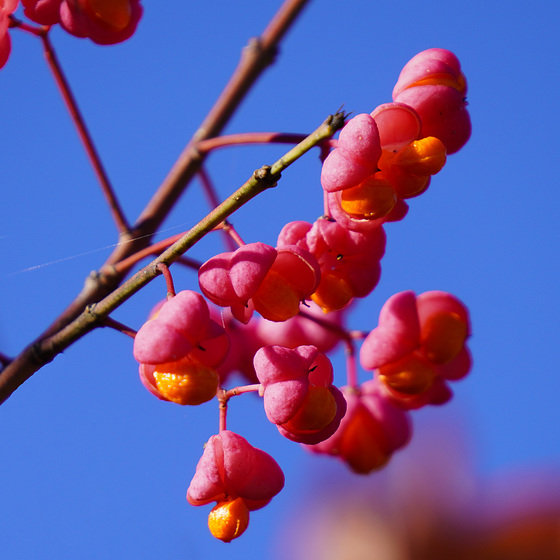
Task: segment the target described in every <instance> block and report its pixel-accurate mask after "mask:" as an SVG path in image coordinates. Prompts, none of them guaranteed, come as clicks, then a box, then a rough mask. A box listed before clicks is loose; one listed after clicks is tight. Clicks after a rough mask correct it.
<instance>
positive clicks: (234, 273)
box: [198, 242, 320, 323]
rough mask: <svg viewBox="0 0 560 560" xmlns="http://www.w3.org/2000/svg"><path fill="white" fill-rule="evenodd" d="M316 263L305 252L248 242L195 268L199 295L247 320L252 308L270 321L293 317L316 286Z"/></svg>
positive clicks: (318, 274) (287, 247)
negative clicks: (199, 290)
mask: <svg viewBox="0 0 560 560" xmlns="http://www.w3.org/2000/svg"><path fill="white" fill-rule="evenodd" d="M319 279H320V270H319V266H318V264H317V262H316V260H315V258H314V257H313V255H311V254H310V253H309V252H308V251H306V250H304V249H302V248H301V247H297V246H294V245H289V246H288V245H287V246H279V247H278V248H276V249H275V248H274V247H271V246H270V245H265V244H264V243H260V242H259V243H250V244H248V245H243V246H242V247H240V248H239V249H237V250H236V251H233V252H229V253H221V254H220V255H216V256H215V257H212V258H211V259H209V260H208V261H206V262H205V263H204V264H203V265H202V266H201V267H200V270H199V273H198V281H199V284H200V289H201V290H202V293H203V294H204V295H205V296H206V297H207V298H208V299H209V300H210V301H212V302H213V303H215V304H216V305H219V306H221V307H230V308H231V312H232V314H233V316H234V317H235V318H236V319H238V320H239V321H241V322H243V323H247V322H248V321H249V319H250V318H251V316H252V313H253V309H254V310H255V311H257V312H258V313H260V314H261V315H262V316H263V317H264V318H265V319H268V320H270V321H285V320H286V319H289V318H290V317H293V316H295V315H297V313H298V312H299V304H300V302H301V301H303V300H305V299H307V298H308V297H309V296H310V295H311V294H312V293H313V292H314V291H315V289H316V287H317V285H318V283H319Z"/></svg>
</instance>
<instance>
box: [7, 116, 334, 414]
mask: <svg viewBox="0 0 560 560" xmlns="http://www.w3.org/2000/svg"><path fill="white" fill-rule="evenodd" d="M344 119H345V115H344V113H336V114H335V115H331V116H329V117H328V118H327V120H326V121H325V122H324V123H323V124H322V125H321V126H320V127H319V128H318V129H317V130H315V132H313V133H311V134H310V135H309V136H307V138H305V140H303V141H302V142H300V143H299V144H298V145H297V146H295V147H294V148H292V149H291V150H290V151H289V152H287V153H286V154H284V156H283V157H281V158H280V159H279V160H278V161H277V162H276V163H274V164H273V165H272V166H271V167H269V166H263V167H262V168H261V169H258V170H257V171H255V172H254V173H253V175H252V177H251V178H250V179H249V180H248V181H247V182H246V183H245V184H244V185H243V186H241V187H240V188H239V189H238V190H237V191H236V192H235V193H233V194H232V195H231V196H230V197H228V198H227V199H226V200H225V201H224V202H222V204H220V205H219V206H218V207H216V208H215V209H214V210H213V211H212V212H210V214H208V215H207V216H206V217H205V218H204V219H202V220H201V221H200V222H199V223H198V224H196V225H195V226H194V227H193V228H192V229H191V230H189V231H188V232H187V233H185V235H183V236H182V237H181V238H180V239H179V240H177V241H176V242H175V243H174V244H173V245H171V247H169V248H168V249H166V250H165V251H164V252H163V253H162V254H161V255H160V256H159V257H157V258H156V259H155V260H154V261H152V262H151V263H150V264H149V265H147V266H145V267H144V268H142V269H141V270H139V271H138V272H137V273H136V274H134V275H133V276H132V277H131V278H130V279H129V280H128V281H126V282H125V283H124V284H122V285H121V286H120V287H119V288H117V289H116V290H114V291H113V292H112V293H110V294H109V295H108V296H107V297H105V298H104V299H102V300H101V301H100V302H99V303H97V304H92V305H90V306H88V307H87V308H86V310H85V311H84V312H83V313H81V314H80V315H79V316H78V317H76V319H74V320H73V321H72V322H70V323H69V324H68V325H66V326H65V327H64V328H62V329H61V330H60V331H58V332H57V333H55V334H54V335H52V336H50V337H46V338H44V339H42V340H39V341H37V342H36V343H34V344H32V345H30V346H28V347H27V348H26V349H25V350H24V351H23V352H22V353H21V354H20V355H19V356H18V357H17V358H15V359H14V360H13V361H12V362H11V363H10V364H9V365H8V366H7V367H6V368H5V369H4V371H3V372H2V375H0V403H1V402H4V401H5V400H6V399H7V398H8V397H9V396H10V395H11V394H12V393H13V392H14V391H15V390H16V389H17V388H18V387H19V386H20V385H21V384H22V383H24V382H25V381H26V380H27V379H29V377H31V376H32V375H33V374H34V373H35V372H36V371H38V370H39V369H40V368H41V367H42V366H43V365H45V364H47V363H49V362H51V361H52V360H53V359H54V358H55V357H56V356H57V355H58V354H59V353H61V352H62V351H63V350H65V349H66V348H68V347H69V346H70V345H71V344H73V343H74V342H76V341H77V340H79V339H80V338H82V337H83V336H84V335H85V334H87V333H88V332H90V331H92V330H93V329H95V328H96V327H99V326H102V325H103V323H104V321H105V319H106V318H107V317H108V316H109V313H111V312H112V311H114V310H115V309H116V308H117V307H119V306H120V305H121V304H122V303H124V302H125V301H126V300H127V299H129V298H130V297H131V296H132V295H133V294H135V293H136V292H137V291H139V290H140V289H141V288H142V287H144V286H145V285H146V284H148V283H149V282H151V281H152V280H153V279H154V278H155V277H156V276H158V275H159V274H161V273H162V272H161V269H160V267H159V266H158V265H159V264H160V263H163V264H165V265H167V266H169V265H170V264H171V263H173V262H175V261H176V260H178V259H179V258H180V257H181V256H182V255H183V253H184V252H185V251H187V250H188V249H190V248H191V247H192V246H193V245H194V244H195V243H197V242H198V241H199V240H200V239H202V238H203V237H204V236H205V235H206V234H207V233H208V232H210V231H212V230H213V229H214V228H215V227H216V226H217V225H219V224H220V223H222V222H223V221H224V220H225V219H226V218H227V217H228V216H230V215H231V214H233V213H234V212H235V211H236V210H238V209H239V208H241V207H242V206H243V205H244V204H246V203H247V202H248V201H249V200H251V199H252V198H254V197H255V196H257V195H258V194H259V193H261V192H263V191H264V190H266V189H268V188H270V187H273V186H275V185H276V183H277V181H278V180H279V179H280V173H281V172H282V171H283V170H284V169H286V168H287V167H288V166H290V165H291V164H292V163H293V162H294V161H296V160H297V159H298V158H300V157H301V156H303V155H304V154H305V153H306V152H307V151H309V150H310V149H311V148H313V147H314V146H316V145H317V144H318V143H320V142H322V141H323V140H325V139H327V138H330V137H331V136H332V135H333V134H334V133H335V132H337V131H338V130H340V129H341V128H342V127H343V126H344Z"/></svg>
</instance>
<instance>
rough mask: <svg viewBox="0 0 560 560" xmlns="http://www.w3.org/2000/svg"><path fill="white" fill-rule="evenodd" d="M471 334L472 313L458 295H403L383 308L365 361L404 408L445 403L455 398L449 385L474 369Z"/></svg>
mask: <svg viewBox="0 0 560 560" xmlns="http://www.w3.org/2000/svg"><path fill="white" fill-rule="evenodd" d="M469 335H470V319H469V313H468V311H467V309H466V307H465V306H464V305H463V304H462V303H461V302H460V301H459V300H458V299H457V298H456V297H455V296H453V295H451V294H449V293H447V292H441V291H432V292H425V293H423V294H420V295H419V296H416V295H415V294H414V292H411V291H405V292H400V293H398V294H395V295H394V296H392V297H390V298H389V299H388V300H387V302H386V303H385V305H384V306H383V308H382V309H381V313H380V315H379V326H378V327H376V328H375V329H374V330H373V331H371V332H370V333H369V335H368V336H367V337H366V339H365V340H364V343H363V344H362V348H361V350H360V361H361V364H362V366H363V367H364V368H366V369H370V370H375V371H376V373H377V374H378V376H379V378H380V380H381V381H382V383H383V385H384V387H385V389H386V390H387V392H388V394H389V395H390V396H391V397H392V398H393V399H394V400H395V401H396V402H398V403H399V404H400V405H401V406H403V407H405V408H418V407H420V406H423V405H425V404H441V403H443V402H445V401H446V400H448V399H449V398H450V397H451V392H450V390H449V388H448V387H447V382H448V381H455V380H458V379H461V378H462V377H464V376H465V375H466V374H467V373H468V372H469V370H470V368H471V358H470V353H469V351H468V349H467V347H466V341H467V338H468V336H469Z"/></svg>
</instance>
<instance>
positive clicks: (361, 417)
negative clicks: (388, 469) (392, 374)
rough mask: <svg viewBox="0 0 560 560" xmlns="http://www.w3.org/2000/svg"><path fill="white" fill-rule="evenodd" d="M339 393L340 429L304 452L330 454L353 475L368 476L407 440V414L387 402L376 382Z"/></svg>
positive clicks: (408, 426)
mask: <svg viewBox="0 0 560 560" xmlns="http://www.w3.org/2000/svg"><path fill="white" fill-rule="evenodd" d="M342 393H343V395H344V398H345V399H346V403H347V410H346V415H345V416H344V418H343V419H342V421H341V422H340V426H339V427H338V429H337V430H336V432H335V433H334V434H333V435H332V436H331V437H330V438H328V439H326V440H325V441H322V442H321V443H318V444H317V445H309V446H306V449H308V450H309V451H312V452H313V453H321V454H327V455H333V456H335V457H338V458H340V459H341V460H342V461H344V462H345V463H346V464H347V465H348V466H349V467H350V468H351V469H352V470H353V471H354V472H356V473H359V474H369V473H370V472H372V471H374V470H377V469H380V468H381V467H383V466H384V465H386V464H387V462H388V461H389V459H390V458H391V456H392V454H393V452H394V451H396V450H397V449H399V448H400V447H403V446H404V445H406V443H407V442H408V440H409V439H410V435H411V424H410V420H409V417H408V413H407V412H406V411H404V410H402V409H401V408H399V407H397V406H395V405H394V404H392V403H391V402H390V400H389V399H388V398H387V397H386V395H385V394H384V393H383V391H382V390H380V386H379V383H378V381H377V380H370V381H366V382H365V383H363V384H362V385H361V386H360V387H343V388H342Z"/></svg>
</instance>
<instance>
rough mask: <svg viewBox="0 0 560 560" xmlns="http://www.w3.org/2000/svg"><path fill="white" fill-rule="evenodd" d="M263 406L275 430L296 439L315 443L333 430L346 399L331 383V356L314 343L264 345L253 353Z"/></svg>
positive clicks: (342, 412)
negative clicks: (288, 346) (286, 346)
mask: <svg viewBox="0 0 560 560" xmlns="http://www.w3.org/2000/svg"><path fill="white" fill-rule="evenodd" d="M254 366H255V371H256V373H257V377H258V379H259V381H260V382H261V384H262V385H263V400H264V409H265V412H266V416H267V418H268V419H269V420H270V421H271V422H272V423H273V424H276V426H277V428H278V431H279V432H280V433H281V434H282V435H283V436H285V437H287V438H288V439H290V440H292V441H296V442H299V443H318V442H320V441H322V440H324V439H326V438H327V437H329V436H330V435H332V434H333V433H334V431H335V430H336V428H337V427H338V425H339V423H340V420H341V418H342V417H343V416H344V413H345V412H346V403H345V401H344V398H343V397H342V394H341V393H340V391H339V390H338V389H337V388H336V387H335V386H334V385H333V370H332V365H331V362H330V360H329V359H328V358H327V356H326V355H325V354H323V353H322V352H319V351H318V350H317V348H316V347H315V346H310V345H308V346H298V347H297V348H293V349H292V348H285V347H283V346H264V347H263V348H260V349H259V350H258V351H257V353H256V354H255V358H254Z"/></svg>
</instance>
